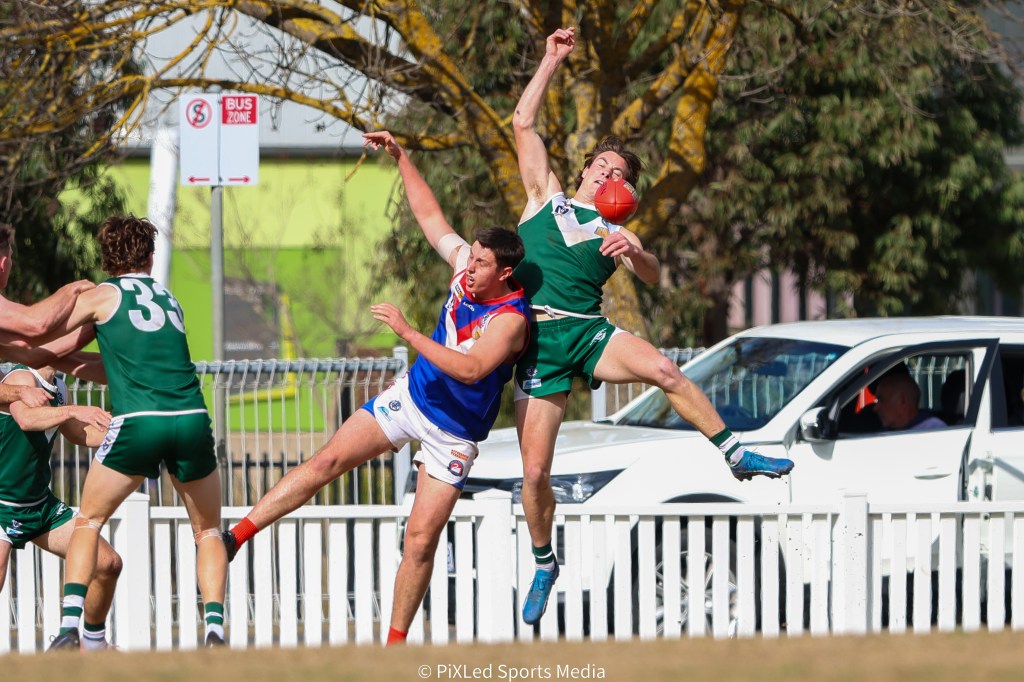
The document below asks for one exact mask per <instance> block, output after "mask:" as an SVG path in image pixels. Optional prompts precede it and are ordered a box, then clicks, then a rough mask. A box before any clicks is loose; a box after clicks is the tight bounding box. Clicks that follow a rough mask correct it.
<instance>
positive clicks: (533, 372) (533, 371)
mask: <svg viewBox="0 0 1024 682" xmlns="http://www.w3.org/2000/svg"><path fill="white" fill-rule="evenodd" d="M526 376H528V377H530V378H531V379H532V378H533V377H535V376H537V368H536V367H527V368H526Z"/></svg>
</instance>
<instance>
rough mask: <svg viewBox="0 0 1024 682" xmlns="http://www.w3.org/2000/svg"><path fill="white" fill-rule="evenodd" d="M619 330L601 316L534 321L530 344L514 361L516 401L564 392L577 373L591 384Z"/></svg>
mask: <svg viewBox="0 0 1024 682" xmlns="http://www.w3.org/2000/svg"><path fill="white" fill-rule="evenodd" d="M621 331H622V330H621V329H619V328H618V327H616V326H615V325H613V324H612V323H611V322H609V321H608V320H607V319H606V318H603V317H597V318H592V319H584V318H579V317H563V318H559V319H557V320H544V321H543V322H535V323H534V324H533V325H531V327H530V344H529V345H528V346H527V347H526V351H525V352H524V353H523V357H522V358H520V359H519V362H518V363H517V364H516V376H515V382H516V400H521V399H523V398H526V397H531V398H539V397H541V396H545V395H552V394H554V393H567V392H569V391H570V390H571V389H572V380H573V377H577V376H581V377H583V378H584V379H585V380H586V381H587V383H588V384H593V383H594V370H595V368H596V367H597V362H598V360H600V359H601V354H602V353H604V349H605V347H607V346H608V342H609V341H611V339H612V336H613V335H614V334H616V333H617V332H621Z"/></svg>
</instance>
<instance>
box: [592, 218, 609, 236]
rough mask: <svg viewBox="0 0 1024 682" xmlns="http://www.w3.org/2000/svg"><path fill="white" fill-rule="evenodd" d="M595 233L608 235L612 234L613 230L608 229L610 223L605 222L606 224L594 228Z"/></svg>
mask: <svg viewBox="0 0 1024 682" xmlns="http://www.w3.org/2000/svg"><path fill="white" fill-rule="evenodd" d="M601 221H602V222H604V218H602V219H601ZM594 234H596V235H597V236H598V237H607V236H608V235H609V234H611V230H609V229H608V223H604V225H602V226H601V227H599V228H597V229H596V230H594Z"/></svg>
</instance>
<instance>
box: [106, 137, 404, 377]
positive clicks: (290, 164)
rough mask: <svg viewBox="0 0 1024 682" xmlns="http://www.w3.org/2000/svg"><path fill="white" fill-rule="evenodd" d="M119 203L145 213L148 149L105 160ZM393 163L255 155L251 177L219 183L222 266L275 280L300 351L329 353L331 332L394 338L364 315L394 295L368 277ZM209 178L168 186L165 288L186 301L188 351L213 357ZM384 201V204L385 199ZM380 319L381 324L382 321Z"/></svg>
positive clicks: (367, 340) (387, 342) (385, 227)
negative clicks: (204, 182) (172, 206)
mask: <svg viewBox="0 0 1024 682" xmlns="http://www.w3.org/2000/svg"><path fill="white" fill-rule="evenodd" d="M109 172H110V174H111V175H112V176H113V177H114V179H115V180H116V181H117V182H118V184H119V185H120V186H121V187H122V188H123V190H124V191H125V194H126V196H127V198H128V209H129V210H130V211H131V212H132V213H134V214H136V215H145V214H146V211H147V202H148V195H149V180H150V178H149V158H148V157H145V158H131V159H127V160H126V161H124V162H123V163H122V164H120V165H118V166H116V167H113V168H111V169H110V171H109ZM397 178H398V174H397V170H396V169H395V167H394V165H393V164H383V163H378V161H377V159H372V158H371V159H366V160H364V161H363V162H362V163H358V159H356V158H336V159H324V158H264V159H263V160H261V162H260V179H259V184H258V185H257V186H256V187H225V188H224V189H223V206H224V211H223V226H224V248H225V259H224V260H225V273H226V275H227V276H228V277H248V278H251V279H253V280H255V281H260V282H272V283H274V284H276V285H277V287H278V288H279V290H280V291H282V293H284V294H285V295H286V296H287V297H288V300H289V302H290V311H291V317H292V320H293V322H294V325H295V332H296V336H297V337H298V341H299V344H300V353H301V354H302V355H304V356H306V357H331V356H334V355H336V352H335V340H336V339H337V338H338V336H339V334H340V335H342V336H345V335H349V334H351V333H352V332H353V331H361V332H364V333H363V334H362V335H360V336H359V338H358V339H356V340H355V342H356V344H357V346H360V347H371V348H379V349H382V350H386V349H390V348H391V347H392V346H393V345H395V343H396V342H397V338H396V337H395V335H394V334H392V333H391V332H390V330H388V329H386V328H382V326H381V325H377V324H376V323H374V322H373V320H372V317H370V316H369V311H368V306H369V304H370V303H372V302H377V301H390V302H393V303H395V304H396V305H399V306H401V303H402V302H401V301H399V300H396V299H395V296H394V293H393V291H394V290H393V288H391V287H390V286H389V284H388V282H382V281H379V280H378V279H376V274H375V273H376V271H377V270H378V268H377V267H376V262H377V259H378V258H379V257H378V255H377V253H378V251H379V249H378V246H377V245H378V243H379V241H380V240H381V239H382V238H384V237H386V236H387V235H388V234H389V233H390V231H391V221H390V219H389V218H388V215H389V206H390V204H391V202H393V201H394V200H395V199H396V198H397V199H401V195H400V194H399V193H398V192H397V187H396V181H397ZM210 194H211V188H209V187H182V186H180V185H179V186H178V187H177V211H176V214H175V219H174V235H173V246H174V251H173V253H172V256H171V282H170V288H171V290H172V291H173V292H174V294H175V296H176V297H177V298H178V300H179V302H180V303H181V305H182V308H183V309H184V311H185V320H186V325H187V331H188V337H189V346H190V349H191V351H192V356H193V358H195V359H196V360H208V359H211V358H212V357H213V334H212V328H211V323H210V320H211V316H212V307H213V306H212V292H211V288H210V256H209V246H210ZM391 209H393V206H391ZM382 329H383V331H382Z"/></svg>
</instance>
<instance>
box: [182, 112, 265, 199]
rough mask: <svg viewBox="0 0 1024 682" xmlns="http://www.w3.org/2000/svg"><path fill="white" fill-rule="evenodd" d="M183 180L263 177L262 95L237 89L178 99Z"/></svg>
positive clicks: (240, 181) (243, 181)
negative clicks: (261, 169) (244, 92)
mask: <svg viewBox="0 0 1024 682" xmlns="http://www.w3.org/2000/svg"><path fill="white" fill-rule="evenodd" d="M178 102H179V117H178V120H179V131H180V139H181V173H180V178H181V184H183V185H189V186H198V185H255V184H256V183H257V181H258V180H259V165H260V138H259V130H260V126H259V110H260V107H259V99H258V98H257V97H256V95H245V94H237V93H227V92H225V93H206V94H186V95H184V96H182V97H181V98H180V99H179V100H178Z"/></svg>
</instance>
